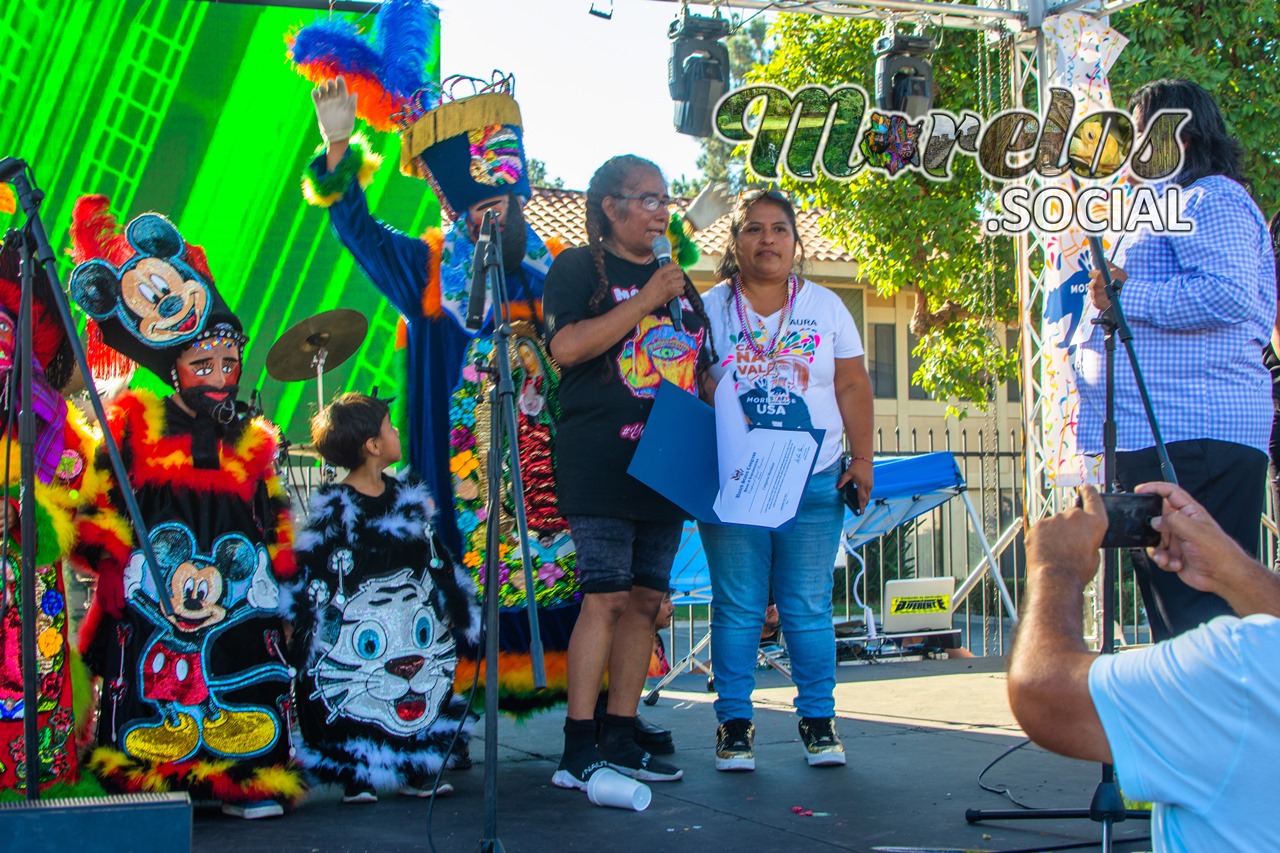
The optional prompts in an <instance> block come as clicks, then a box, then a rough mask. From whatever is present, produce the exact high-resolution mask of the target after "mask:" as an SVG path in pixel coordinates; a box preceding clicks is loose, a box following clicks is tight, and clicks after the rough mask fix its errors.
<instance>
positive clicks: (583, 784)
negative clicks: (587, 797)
mask: <svg viewBox="0 0 1280 853" xmlns="http://www.w3.org/2000/svg"><path fill="white" fill-rule="evenodd" d="M608 766H609V762H607V761H605V760H604V757H603V756H602V755H600V752H599V750H596V749H594V748H593V749H584V750H581V751H579V752H577V753H575V754H573V755H570V754H568V753H565V754H564V755H562V756H560V767H559V768H558V769H557V770H556V772H555V774H554V775H552V777H551V784H552V785H555V786H556V787H557V788H574V789H576V790H579V791H585V790H587V780H588V779H590V778H591V774H593V773H595V772H596V771H597V770H603V769H604V768H606V767H608Z"/></svg>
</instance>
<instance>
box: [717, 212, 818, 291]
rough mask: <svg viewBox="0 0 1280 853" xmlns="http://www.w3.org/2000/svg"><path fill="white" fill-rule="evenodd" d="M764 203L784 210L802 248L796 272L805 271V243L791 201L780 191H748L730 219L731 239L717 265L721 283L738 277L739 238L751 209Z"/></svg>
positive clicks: (797, 242) (797, 243)
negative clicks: (772, 204)
mask: <svg viewBox="0 0 1280 853" xmlns="http://www.w3.org/2000/svg"><path fill="white" fill-rule="evenodd" d="M762 201H768V202H773V203H774V204H776V205H777V206H778V207H780V208H782V213H783V214H784V215H785V216H786V217H787V221H788V222H790V223H791V233H792V234H794V235H795V238H796V245H797V246H799V247H800V260H799V262H798V263H797V264H796V270H797V272H798V271H800V270H802V269H804V242H803V241H802V240H801V239H800V229H799V228H798V227H797V226H796V209H795V206H794V205H792V204H791V199H789V198H787V195H786V194H785V193H783V192H782V191H780V190H748V191H747V192H744V193H743V194H742V195H740V196H738V203H737V205H735V206H734V208H733V214H732V216H731V218H730V219H729V239H728V241H727V242H726V243H725V246H724V255H723V256H722V257H721V258H720V263H718V264H716V278H718V279H720V280H721V281H723V280H725V279H728V278H733V276H735V275H737V273H738V237H739V236H740V235H741V234H742V226H743V225H745V224H746V222H747V215H748V214H749V213H750V212H751V208H752V207H754V206H755V205H756V204H757V203H759V202H762Z"/></svg>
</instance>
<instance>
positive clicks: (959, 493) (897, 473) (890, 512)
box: [645, 451, 1018, 705]
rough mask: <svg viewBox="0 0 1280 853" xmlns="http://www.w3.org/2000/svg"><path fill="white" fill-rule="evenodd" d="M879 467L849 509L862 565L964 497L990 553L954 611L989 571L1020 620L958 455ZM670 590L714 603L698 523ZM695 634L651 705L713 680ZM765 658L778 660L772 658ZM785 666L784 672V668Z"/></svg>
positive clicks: (686, 601)
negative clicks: (867, 493)
mask: <svg viewBox="0 0 1280 853" xmlns="http://www.w3.org/2000/svg"><path fill="white" fill-rule="evenodd" d="M874 466H875V488H874V490H873V492H872V499H871V504H870V505H869V506H868V507H867V508H866V510H865V511H864V512H863V514H862V515H861V516H855V515H854V514H853V513H852V512H850V511H849V510H847V509H846V510H845V524H844V548H845V550H846V551H847V552H848V553H849V554H851V555H853V557H854V559H856V560H857V561H858V562H859V563H860V564H863V561H862V555H861V554H859V553H858V552H857V550H856V549H857V548H859V547H861V546H862V545H865V544H866V543H867V542H870V541H871V540H873V539H877V538H879V537H880V536H883V535H884V534H886V533H889V532H891V531H892V530H893V529H894V528H896V527H897V526H898V525H900V524H902V523H903V522H906V521H910V520H911V519H913V518H916V517H917V516H920V515H923V514H924V513H926V512H929V511H930V510H932V509H935V508H937V507H939V506H941V505H942V504H945V503H946V502H947V501H949V500H951V499H952V498H955V497H959V498H960V499H961V500H962V501H964V505H965V510H966V511H967V512H968V515H969V520H970V523H971V524H972V525H973V529H974V532H975V533H977V535H978V541H979V542H981V544H982V550H983V553H984V555H985V556H984V558H983V559H982V560H980V561H979V562H978V565H977V566H976V567H975V568H974V569H973V571H971V572H970V573H969V576H968V577H966V578H965V579H964V581H963V582H962V583H961V584H960V586H959V588H957V590H956V592H955V594H954V595H953V596H952V598H951V610H952V612H953V613H954V612H955V610H956V609H957V608H958V607H959V606H960V603H961V602H963V601H964V599H965V597H966V596H968V594H969V593H970V591H972V589H973V588H974V587H975V586H976V585H977V583H978V581H979V580H980V579H981V578H982V573H983V571H990V572H991V578H992V580H993V581H994V582H995V584H996V586H997V588H998V589H999V591H1000V598H1001V600H1002V601H1003V602H1004V606H1005V609H1006V610H1007V611H1008V614H1009V617H1010V619H1012V620H1014V621H1015V622H1016V621H1017V618H1018V615H1017V608H1016V607H1015V606H1014V603H1013V598H1012V597H1011V596H1010V595H1009V590H1008V588H1006V587H1005V584H1004V579H1003V578H1002V577H1001V576H1000V572H999V570H998V568H997V563H996V558H995V554H994V552H993V551H992V549H991V543H989V542H988V541H987V537H986V535H985V534H984V533H983V530H982V521H981V519H980V518H979V517H978V513H977V511H976V510H975V509H974V507H973V501H972V500H971V499H970V498H969V492H968V486H966V484H965V480H964V476H963V475H962V474H961V473H960V468H959V466H958V465H956V460H955V457H954V456H953V455H951V454H950V453H948V452H945V451H943V452H938V453H925V454H921V455H916V456H882V457H877V458H876V460H875V463H874ZM865 569H866V566H865V564H863V570H864V571H865ZM671 589H672V597H671V600H672V602H673V603H674V604H676V605H677V606H689V605H695V604H712V603H713V602H712V597H711V573H710V570H709V569H708V568H707V558H706V556H705V554H704V553H703V550H702V539H701V538H700V537H699V536H698V529H697V527H696V525H694V524H692V523H690V524H688V525H686V526H685V529H684V536H683V538H682V539H681V542H680V549H679V550H678V551H677V552H676V558H675V561H674V563H673V565H672V567H671ZM858 603H859V605H860V606H862V607H863V610H864V613H865V614H866V617H867V619H866V624H867V628H868V631H869V632H870V633H871V636H875V622H874V619H873V618H872V614H871V613H870V612H868V611H867V608H866V607H865V605H862V602H861V600H859V602H858ZM690 633H691V636H690V645H691V648H690V650H689V653H688V654H687V655H685V656H684V657H683V658H681V659H680V660H679V661H678V662H676V663H675V664H673V665H672V667H671V672H670V673H668V674H667V675H666V676H665V677H663V679H662V680H661V681H660V682H659V683H658V685H657V686H656V687H654V688H653V689H652V690H651V691H650V692H649V694H648V695H647V696H646V697H645V702H646V703H647V704H650V705H651V704H653V703H654V702H655V701H657V696H658V691H659V690H661V689H662V688H663V687H665V686H666V685H667V683H668V682H670V681H671V679H673V678H675V677H676V676H677V675H679V674H681V673H682V672H685V671H692V670H694V669H697V670H700V671H702V672H704V673H706V675H707V676H708V680H710V676H711V675H712V673H711V668H710V666H709V662H707V661H703V660H700V659H699V657H698V655H700V654H702V653H703V651H704V650H705V649H706V647H707V646H708V645H709V644H710V642H711V631H710V628H708V630H707V632H706V634H704V635H703V636H702V638H701V639H699V640H698V641H697V643H693V641H692V621H691V623H690ZM766 662H767V663H770V664H771V665H772V664H773V662H772V661H766ZM782 671H784V672H785V670H782Z"/></svg>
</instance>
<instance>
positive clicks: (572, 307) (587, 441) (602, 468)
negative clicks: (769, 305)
mask: <svg viewBox="0 0 1280 853" xmlns="http://www.w3.org/2000/svg"><path fill="white" fill-rule="evenodd" d="M657 270H658V264H657V262H656V261H655V262H653V263H649V264H634V263H631V262H630V261H626V260H623V259H622V258H619V257H617V256H616V255H613V254H611V253H609V252H606V253H605V273H606V275H607V276H608V279H609V293H608V295H606V296H605V298H604V300H603V302H602V303H601V304H600V307H599V309H598V310H595V311H592V310H591V307H590V302H591V297H592V295H593V294H594V293H595V292H596V288H597V287H598V284H599V276H598V275H597V273H596V267H595V262H594V260H593V259H592V257H591V252H590V250H589V249H586V248H574V249H565V250H564V251H563V252H561V253H560V254H559V255H558V256H557V257H556V260H555V263H553V264H552V265H551V271H550V272H549V273H548V274H547V282H546V288H545V291H544V295H543V303H542V307H543V312H544V313H545V315H546V318H547V335H548V338H547V339H548V342H549V341H550V340H551V339H553V338H554V337H555V335H556V333H557V332H559V331H560V330H561V329H563V328H564V327H565V326H568V325H569V324H570V323H575V322H577V321H579V320H587V319H590V318H592V317H597V316H600V315H601V314H605V313H608V311H609V310H611V309H612V308H613V307H614V306H615V305H617V304H618V303H619V302H622V301H623V300H626V299H628V298H630V297H631V296H633V295H635V294H636V293H637V292H638V291H639V289H640V288H641V287H643V286H644V284H645V282H647V281H648V280H649V279H650V278H651V277H652V276H653V274H654V273H655V272H657ZM683 308H684V310H683V312H682V314H683V316H682V322H683V325H684V330H683V331H677V330H676V329H675V327H674V326H673V324H672V322H671V316H670V313H669V311H668V310H667V306H666V305H663V306H662V307H660V308H659V309H658V310H656V311H654V312H653V313H651V314H649V315H648V316H647V317H645V318H644V319H643V320H641V321H640V324H639V325H638V326H636V328H635V329H632V330H631V331H630V332H629V333H628V334H627V336H626V337H625V338H623V339H622V340H620V341H618V342H617V343H616V344H614V345H613V346H612V347H610V348H609V350H608V351H607V352H605V353H603V354H602V355H599V356H597V357H596V358H593V359H590V360H588V361H585V362H583V363H582V364H578V365H575V366H573V367H568V368H565V369H564V372H563V374H562V376H561V379H560V419H559V421H558V423H557V430H556V484H557V487H558V490H559V506H560V511H561V512H563V513H564V514H566V515H598V516H606V517H610V518H626V519H632V520H635V521H679V520H681V519H684V518H686V514H685V512H684V510H682V509H680V508H679V507H677V506H676V505H675V504H673V503H671V502H670V501H668V500H667V499H666V498H664V497H662V496H661V495H659V494H658V493H656V492H654V491H653V490H652V489H650V488H649V487H647V486H645V485H643V484H641V483H640V482H639V481H638V480H635V479H633V478H632V477H630V476H629V475H628V474H627V473H626V471H627V466H628V465H629V464H630V463H631V457H632V456H633V455H634V454H635V450H636V444H637V443H638V442H639V440H640V434H641V432H642V431H643V429H644V425H645V422H646V421H647V420H648V418H649V410H650V409H651V408H652V407H653V399H654V397H655V396H656V394H657V391H658V385H659V384H660V382H661V380H662V379H664V378H665V379H668V380H670V381H672V382H674V383H675V384H676V385H678V386H680V387H681V388H684V389H685V390H686V391H688V392H689V393H697V387H698V379H697V373H698V368H700V367H703V366H705V364H706V361H707V358H708V355H707V347H706V343H707V336H708V334H709V332H708V331H707V329H706V327H705V326H704V325H703V322H702V319H701V318H700V317H698V315H697V314H695V313H694V312H693V307H692V306H691V305H689V304H688V302H687V301H686V302H685V304H684V306H683Z"/></svg>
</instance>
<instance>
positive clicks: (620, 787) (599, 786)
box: [587, 767, 653, 812]
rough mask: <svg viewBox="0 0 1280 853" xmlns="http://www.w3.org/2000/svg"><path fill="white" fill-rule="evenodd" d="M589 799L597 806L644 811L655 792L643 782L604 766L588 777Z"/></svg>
mask: <svg viewBox="0 0 1280 853" xmlns="http://www.w3.org/2000/svg"><path fill="white" fill-rule="evenodd" d="M587 799H588V800H590V801H591V802H592V803H594V804H595V805H597V806H609V807H610V808H615V809H632V810H633V811H638V812H642V811H644V810H645V809H647V808H649V801H650V800H652V799H653V793H652V792H651V791H650V790H649V786H648V785H645V784H644V783H643V782H637V781H636V780H635V779H632V778H631V777H629V776H623V775H622V774H621V773H619V772H618V771H617V770H610V769H609V768H608V767H604V768H601V769H600V770H597V771H596V772H595V773H592V774H591V778H589V779H587Z"/></svg>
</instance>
